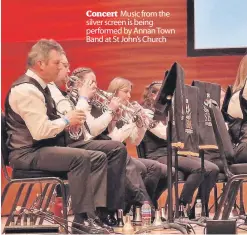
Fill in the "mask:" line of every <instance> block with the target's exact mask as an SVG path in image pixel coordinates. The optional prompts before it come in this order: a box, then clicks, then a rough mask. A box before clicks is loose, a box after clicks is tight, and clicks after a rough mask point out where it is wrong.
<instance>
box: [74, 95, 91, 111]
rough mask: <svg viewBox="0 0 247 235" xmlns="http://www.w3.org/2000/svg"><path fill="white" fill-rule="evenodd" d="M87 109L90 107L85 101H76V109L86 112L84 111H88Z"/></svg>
mask: <svg viewBox="0 0 247 235" xmlns="http://www.w3.org/2000/svg"><path fill="white" fill-rule="evenodd" d="M80 97H81V96H80ZM89 108H90V105H89V103H88V102H87V100H86V99H84V98H80V99H78V101H77V104H76V109H79V110H84V111H86V110H89Z"/></svg>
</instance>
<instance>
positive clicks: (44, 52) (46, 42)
mask: <svg viewBox="0 0 247 235" xmlns="http://www.w3.org/2000/svg"><path fill="white" fill-rule="evenodd" d="M51 50H55V51H57V52H59V53H61V54H65V52H64V50H63V48H62V46H61V45H60V44H59V43H58V42H56V41H55V40H53V39H40V40H39V41H38V42H37V43H36V44H34V45H33V46H32V48H31V50H30V52H29V53H28V57H27V67H32V66H34V65H35V63H36V62H37V61H38V60H45V61H47V60H48V58H49V53H50V51H51Z"/></svg>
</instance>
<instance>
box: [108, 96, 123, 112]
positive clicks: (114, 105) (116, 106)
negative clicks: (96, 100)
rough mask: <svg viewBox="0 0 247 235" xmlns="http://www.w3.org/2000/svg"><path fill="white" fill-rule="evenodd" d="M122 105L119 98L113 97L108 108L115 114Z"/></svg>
mask: <svg viewBox="0 0 247 235" xmlns="http://www.w3.org/2000/svg"><path fill="white" fill-rule="evenodd" d="M120 105H121V100H120V98H118V97H112V99H111V100H110V103H109V105H108V108H109V109H110V110H112V111H113V112H116V111H117V110H118V109H119V107H120Z"/></svg>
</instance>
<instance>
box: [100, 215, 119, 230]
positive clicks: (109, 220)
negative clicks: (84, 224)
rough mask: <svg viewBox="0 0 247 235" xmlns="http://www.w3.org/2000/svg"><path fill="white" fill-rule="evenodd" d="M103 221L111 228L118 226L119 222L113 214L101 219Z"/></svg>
mask: <svg viewBox="0 0 247 235" xmlns="http://www.w3.org/2000/svg"><path fill="white" fill-rule="evenodd" d="M101 221H102V222H103V223H104V224H106V225H108V226H110V227H114V226H117V220H116V219H115V217H114V216H113V215H111V214H108V215H106V216H105V217H104V218H101Z"/></svg>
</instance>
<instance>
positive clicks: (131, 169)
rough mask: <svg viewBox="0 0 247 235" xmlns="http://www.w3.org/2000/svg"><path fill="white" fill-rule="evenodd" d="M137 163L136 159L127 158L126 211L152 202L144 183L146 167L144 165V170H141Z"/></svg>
mask: <svg viewBox="0 0 247 235" xmlns="http://www.w3.org/2000/svg"><path fill="white" fill-rule="evenodd" d="M136 163H138V161H137V160H136V159H135V158H132V157H130V156H128V157H127V162H126V181H125V184H126V188H125V203H126V205H125V209H126V211H128V210H129V208H130V207H131V205H141V204H142V203H143V202H144V201H149V202H151V201H152V200H151V198H150V196H149V194H148V192H147V189H146V186H145V184H144V181H143V175H145V176H146V167H145V166H144V165H143V168H144V169H140V167H138V166H137V164H136ZM141 167H142V164H141Z"/></svg>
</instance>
